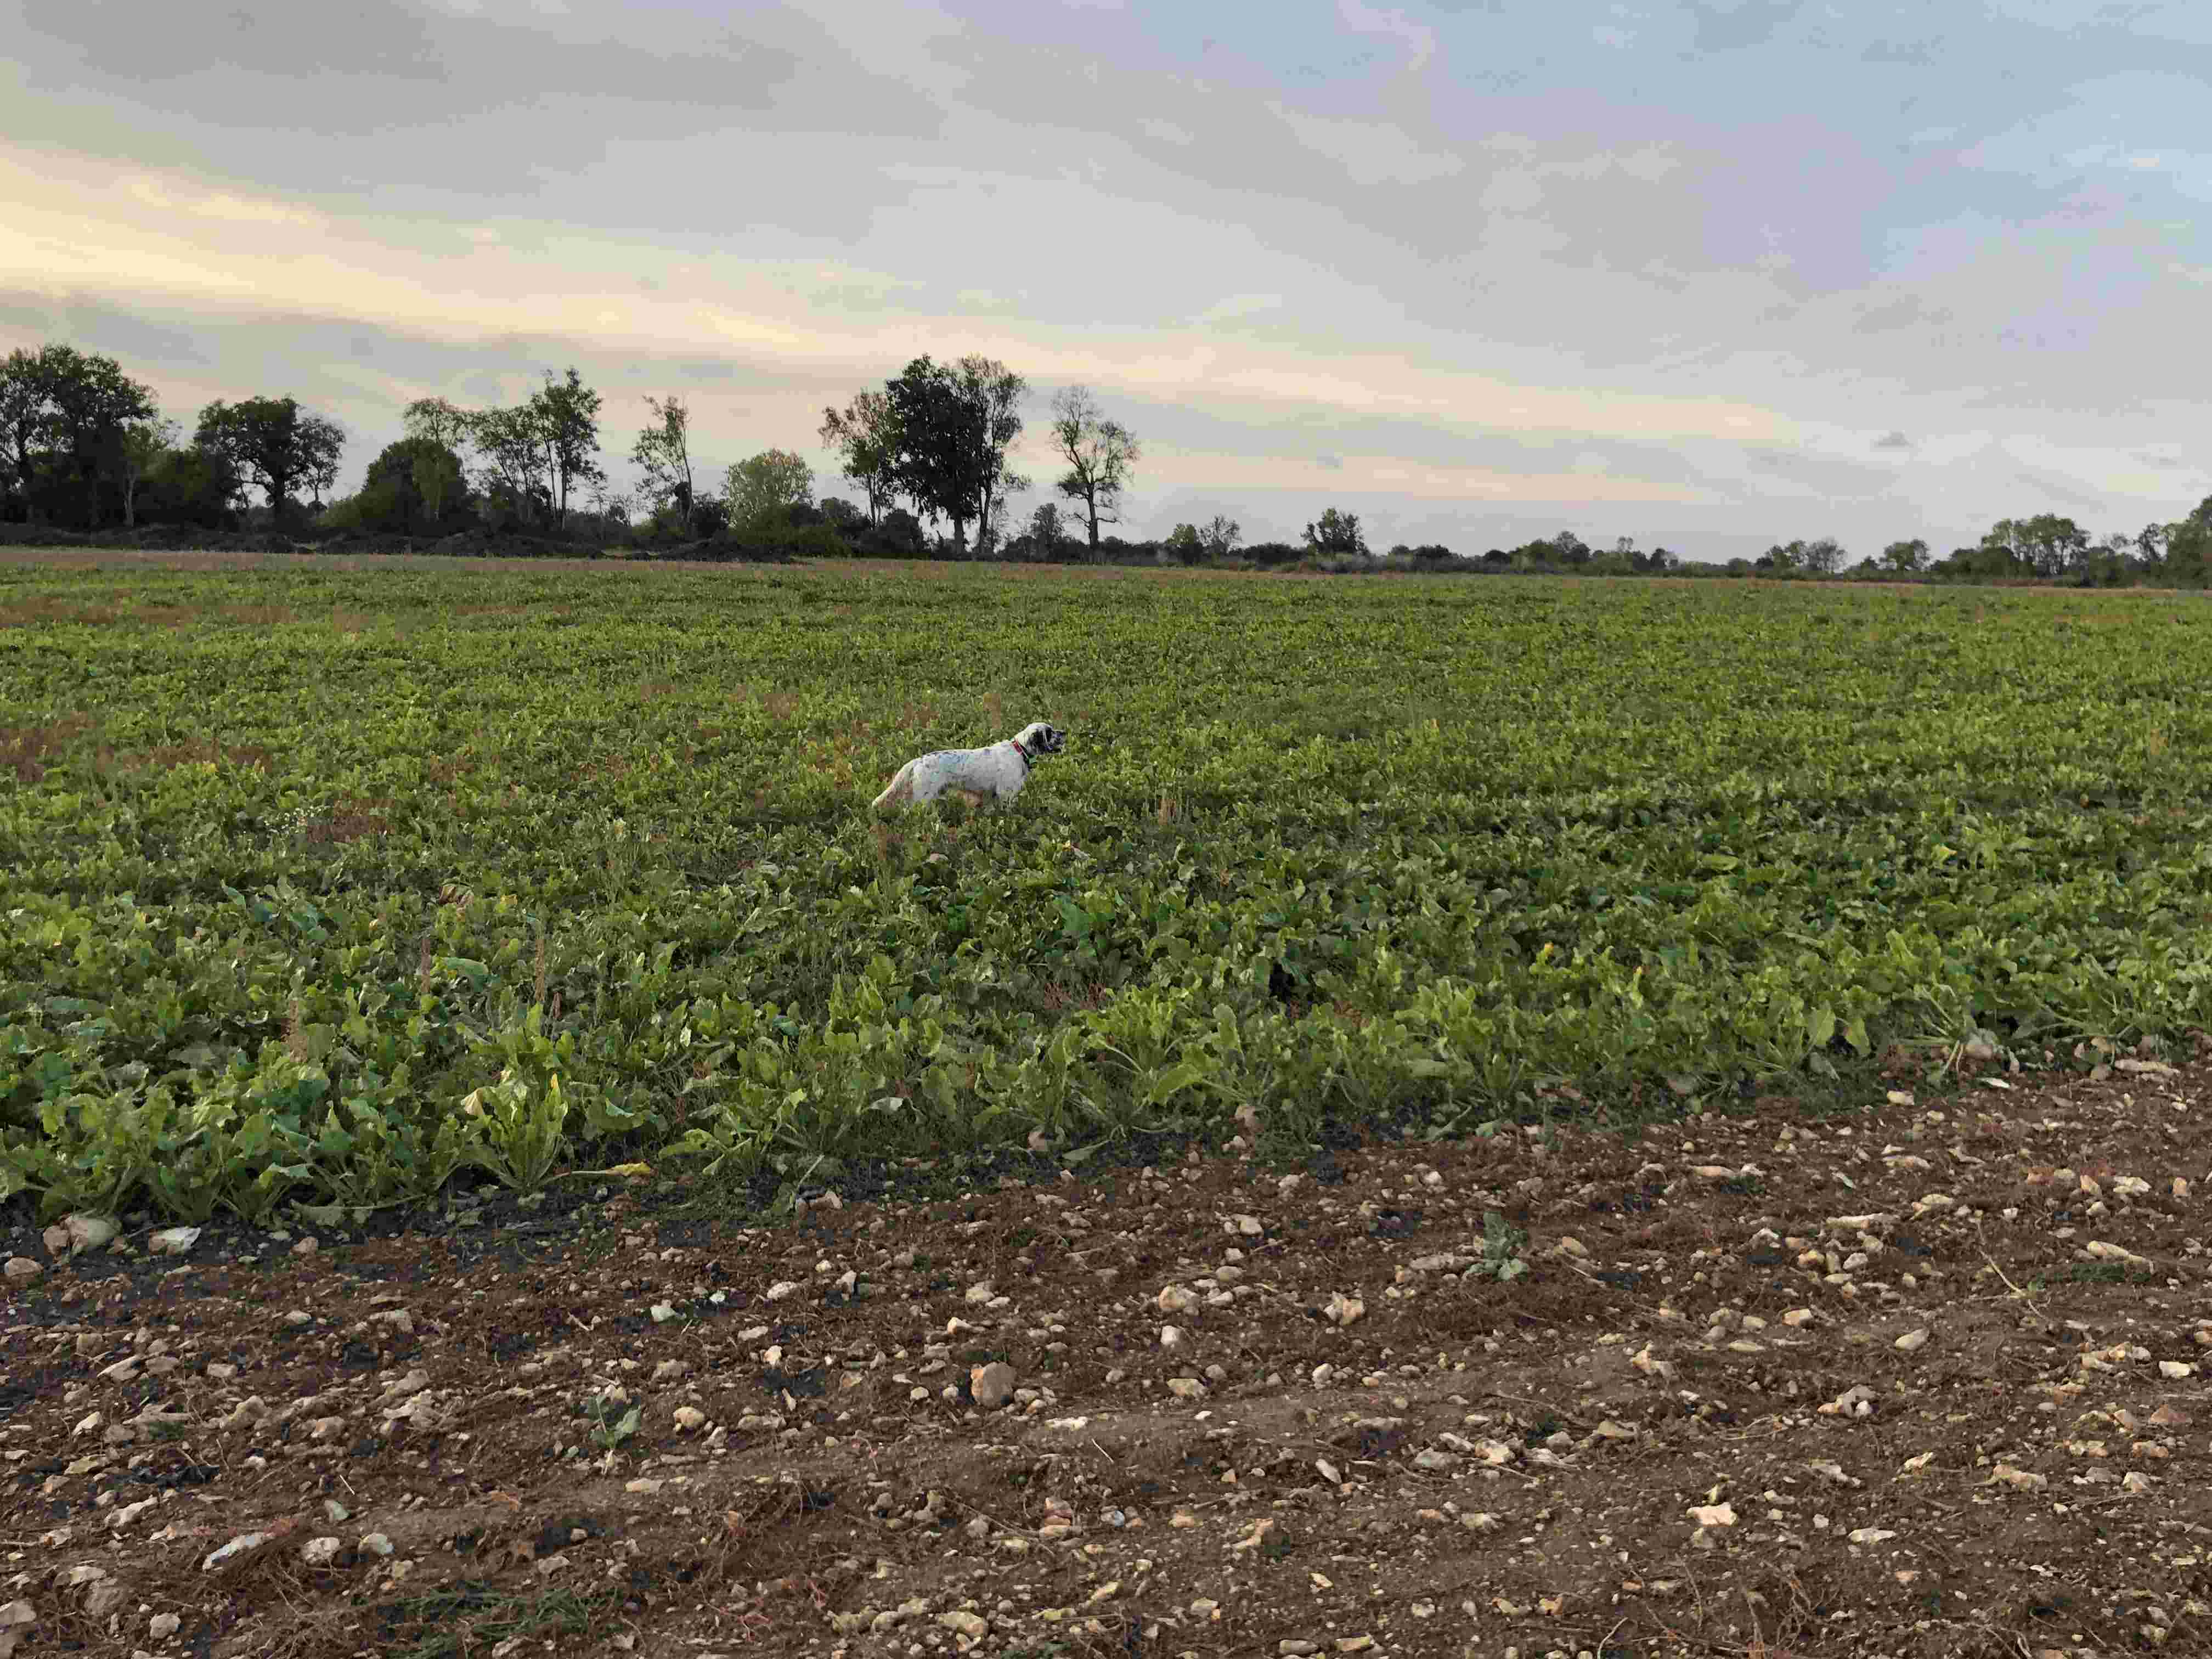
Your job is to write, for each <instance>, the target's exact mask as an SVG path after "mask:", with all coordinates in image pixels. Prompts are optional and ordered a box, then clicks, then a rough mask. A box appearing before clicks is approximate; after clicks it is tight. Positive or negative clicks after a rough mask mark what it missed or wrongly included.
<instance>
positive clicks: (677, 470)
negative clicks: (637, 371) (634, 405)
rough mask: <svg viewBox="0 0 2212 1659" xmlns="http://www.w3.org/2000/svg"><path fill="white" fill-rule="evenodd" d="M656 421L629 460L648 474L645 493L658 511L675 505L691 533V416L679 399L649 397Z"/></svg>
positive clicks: (641, 436) (693, 507)
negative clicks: (660, 508)
mask: <svg viewBox="0 0 2212 1659" xmlns="http://www.w3.org/2000/svg"><path fill="white" fill-rule="evenodd" d="M645 406H646V407H647V409H649V410H652V411H653V421H652V423H651V424H650V425H648V426H647V428H645V429H644V430H643V431H642V432H641V433H639V434H638V435H637V442H636V443H635V444H634V445H632V446H631V447H630V452H629V458H630V459H631V460H632V461H633V462H635V464H636V465H637V468H638V470H639V471H641V472H643V473H644V474H645V493H646V495H647V498H648V499H650V500H651V501H652V502H653V506H654V507H655V508H656V509H658V508H659V507H665V506H668V505H670V504H671V503H672V504H673V505H674V506H675V507H676V510H677V512H678V513H680V514H681V515H682V517H683V520H684V529H685V531H686V532H689V531H690V528H691V525H692V521H693V518H694V516H695V513H696V506H697V501H696V491H695V490H694V489H693V485H692V481H691V414H690V410H687V409H685V408H684V400H683V399H682V398H667V399H665V400H663V399H661V398H653V397H648V398H647V399H646V400H645Z"/></svg>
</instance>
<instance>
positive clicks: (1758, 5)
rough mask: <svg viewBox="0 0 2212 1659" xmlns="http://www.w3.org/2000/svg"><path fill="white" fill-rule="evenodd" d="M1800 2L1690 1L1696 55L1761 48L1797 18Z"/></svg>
mask: <svg viewBox="0 0 2212 1659" xmlns="http://www.w3.org/2000/svg"><path fill="white" fill-rule="evenodd" d="M1799 4H1800V0H1692V3H1691V4H1690V7H1689V12H1690V15H1691V17H1692V20H1693V21H1695V23H1696V25H1697V33H1696V35H1695V37H1694V40H1693V42H1692V44H1693V45H1694V46H1696V48H1697V50H1698V51H1699V52H1737V51H1741V50H1742V49H1744V48H1745V47H1748V46H1764V45H1765V43H1766V42H1767V41H1768V40H1771V39H1772V38H1773V37H1774V35H1775V33H1776V32H1777V31H1778V30H1779V29H1780V28H1781V27H1783V26H1784V24H1786V23H1788V22H1789V21H1790V20H1791V19H1792V18H1794V17H1796V15H1797V13H1798V10H1799Z"/></svg>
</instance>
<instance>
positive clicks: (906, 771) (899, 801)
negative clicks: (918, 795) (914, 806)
mask: <svg viewBox="0 0 2212 1659" xmlns="http://www.w3.org/2000/svg"><path fill="white" fill-rule="evenodd" d="M913 799H914V763H913V762H912V761H908V763H906V764H905V765H903V766H902V767H900V768H899V769H898V771H897V773H896V775H894V776H893V777H892V779H891V781H890V786H889V787H886V788H885V789H884V793H882V794H880V795H878V796H877V797H876V799H875V800H874V802H873V806H874V809H875V810H876V811H882V810H883V809H884V807H886V806H905V805H908V804H909V803H911V802H912V801H913Z"/></svg>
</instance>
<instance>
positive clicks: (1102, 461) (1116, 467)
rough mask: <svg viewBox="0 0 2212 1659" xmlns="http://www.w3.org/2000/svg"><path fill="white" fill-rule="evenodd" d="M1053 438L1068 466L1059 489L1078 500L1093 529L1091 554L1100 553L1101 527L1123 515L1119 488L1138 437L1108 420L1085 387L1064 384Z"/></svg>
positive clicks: (1054, 414)
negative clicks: (1065, 385) (1099, 528)
mask: <svg viewBox="0 0 2212 1659" xmlns="http://www.w3.org/2000/svg"><path fill="white" fill-rule="evenodd" d="M1052 438H1053V443H1054V447H1056V448H1057V449H1058V450H1059V452H1060V459H1063V460H1064V461H1066V463H1067V471H1066V473H1065V474H1063V475H1062V476H1061V477H1060V483H1059V485H1058V488H1059V490H1060V494H1061V495H1066V496H1068V497H1069V498H1071V499H1072V500H1073V501H1077V502H1079V503H1080V505H1081V507H1082V509H1083V515H1084V518H1085V520H1086V521H1087V523H1088V524H1089V526H1090V529H1091V556H1092V557H1093V558H1096V557H1097V556H1098V526H1100V525H1102V524H1119V523H1120V522H1121V492H1122V491H1123V490H1125V489H1127V488H1128V486H1129V474H1130V471H1131V470H1132V469H1133V467H1134V466H1135V465H1136V462H1137V459H1138V457H1139V453H1140V452H1139V447H1138V444H1137V440H1136V438H1135V437H1134V435H1132V434H1131V432H1130V431H1129V429H1128V428H1127V427H1125V426H1123V425H1122V424H1121V422H1118V421H1109V420H1108V419H1106V417H1105V416H1104V414H1103V411H1101V410H1100V409H1099V407H1098V400H1097V398H1094V397H1092V396H1091V392H1090V389H1089V388H1088V387H1086V386H1067V387H1066V388H1064V389H1063V390H1062V391H1061V392H1060V393H1059V394H1058V395H1057V396H1056V397H1054V398H1053V400H1052Z"/></svg>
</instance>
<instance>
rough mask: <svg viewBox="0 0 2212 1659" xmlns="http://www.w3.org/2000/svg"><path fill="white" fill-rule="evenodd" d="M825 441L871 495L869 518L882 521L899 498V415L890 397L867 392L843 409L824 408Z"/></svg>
mask: <svg viewBox="0 0 2212 1659" xmlns="http://www.w3.org/2000/svg"><path fill="white" fill-rule="evenodd" d="M821 437H822V441H823V443H824V444H825V445H827V446H828V447H829V448H830V449H832V450H835V451H836V454H837V459H839V461H840V462H842V464H843V467H844V473H845V476H846V477H848V478H850V479H851V480H852V481H853V482H854V483H855V484H858V485H859V486H860V489H861V492H862V493H863V494H864V495H866V496H867V498H868V522H869V523H870V524H881V523H882V522H883V516H884V508H886V507H890V506H891V505H892V504H893V503H894V502H895V501H897V499H898V490H899V483H898V461H899V437H898V415H897V411H896V410H894V409H893V408H892V406H891V400H890V397H889V396H888V395H887V394H886V393H884V392H861V393H860V394H859V395H858V396H856V397H855V398H854V399H853V401H852V402H851V403H850V404H847V405H846V406H845V407H844V408H843V409H842V410H837V409H825V410H823V411H822V432H821Z"/></svg>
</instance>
